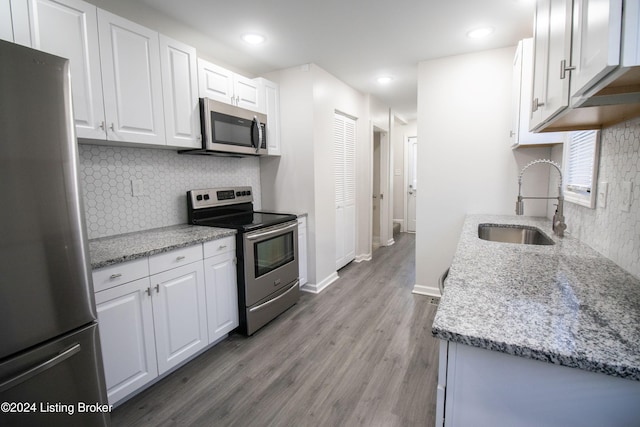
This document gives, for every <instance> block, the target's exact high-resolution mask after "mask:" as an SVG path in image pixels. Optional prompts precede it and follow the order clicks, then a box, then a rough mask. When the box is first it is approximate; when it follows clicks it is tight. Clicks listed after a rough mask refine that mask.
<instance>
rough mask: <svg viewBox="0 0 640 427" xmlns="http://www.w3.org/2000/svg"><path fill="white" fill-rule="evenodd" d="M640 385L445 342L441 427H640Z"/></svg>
mask: <svg viewBox="0 0 640 427" xmlns="http://www.w3.org/2000/svg"><path fill="white" fill-rule="evenodd" d="M638 402H640V382H638V381H633V380H629V379H624V378H617V377H613V376H610V375H605V374H601V373H595V372H588V371H585V370H582V369H578V368H569V367H566V366H560V365H555V364H553V363H547V362H541V361H537V360H532V359H527V358H524V357H519V356H512V355H508V354H504V353H500V352H497V351H491V350H486V349H482V348H478V347H472V346H468V345H464V344H457V343H452V342H447V341H440V370H439V374H438V390H437V404H436V425H437V426H443V425H444V426H447V427H448V426H521V427H528V426H531V427H537V426H548V427H554V426H557V427H564V426H585V427H586V426H593V427H595V426H609V427H614V426H637V425H640V405H638Z"/></svg>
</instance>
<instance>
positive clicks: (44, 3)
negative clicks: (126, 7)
mask: <svg viewBox="0 0 640 427" xmlns="http://www.w3.org/2000/svg"><path fill="white" fill-rule="evenodd" d="M17 3H18V2H14V5H16V4H17ZM21 4H22V5H23V6H26V7H27V8H28V12H27V16H28V22H26V24H27V25H26V27H25V20H18V21H16V22H15V25H16V27H19V28H20V27H24V28H20V29H19V30H18V33H20V34H23V35H22V36H21V38H22V39H24V40H26V39H28V40H29V42H30V47H33V48H34V49H38V50H42V51H44V52H47V53H51V54H53V55H57V56H61V57H64V58H69V66H70V70H71V81H72V86H71V90H72V96H73V113H74V119H75V124H76V133H77V135H78V137H80V138H98V139H105V127H104V105H103V102H102V78H101V72H100V49H99V46H98V30H97V29H98V23H97V17H96V10H97V8H96V7H95V6H93V5H91V4H88V3H85V2H83V1H79V0H28V1H23V2H21ZM17 9H19V7H17ZM18 14H19V15H22V14H24V12H18ZM21 23H22V24H21ZM27 33H28V37H25V34H27Z"/></svg>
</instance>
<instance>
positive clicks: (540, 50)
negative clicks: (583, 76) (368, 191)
mask: <svg viewBox="0 0 640 427" xmlns="http://www.w3.org/2000/svg"><path fill="white" fill-rule="evenodd" d="M570 55H571V0H539V1H537V2H536V20H535V25H534V68H533V92H532V98H531V99H532V101H531V102H532V105H531V118H530V124H529V128H530V129H532V130H533V129H534V128H537V127H539V125H540V124H541V123H544V122H545V121H547V120H549V119H550V118H551V117H554V116H556V115H557V114H558V113H559V112H561V111H563V110H564V109H566V108H567V106H568V105H569V79H567V78H560V77H561V76H560V63H561V62H562V61H567V60H568V59H569V58H570Z"/></svg>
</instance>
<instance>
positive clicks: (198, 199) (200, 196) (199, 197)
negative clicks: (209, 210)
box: [196, 194, 202, 202]
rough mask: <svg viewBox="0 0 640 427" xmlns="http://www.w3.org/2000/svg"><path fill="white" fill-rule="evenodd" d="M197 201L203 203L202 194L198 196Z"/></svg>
mask: <svg viewBox="0 0 640 427" xmlns="http://www.w3.org/2000/svg"><path fill="white" fill-rule="evenodd" d="M196 200H197V201H199V202H201V201H202V194H198V195H197V196H196Z"/></svg>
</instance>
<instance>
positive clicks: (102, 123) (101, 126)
mask: <svg viewBox="0 0 640 427" xmlns="http://www.w3.org/2000/svg"><path fill="white" fill-rule="evenodd" d="M98 127H99V128H100V129H102V130H104V120H103V121H101V122H100V125H98Z"/></svg>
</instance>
